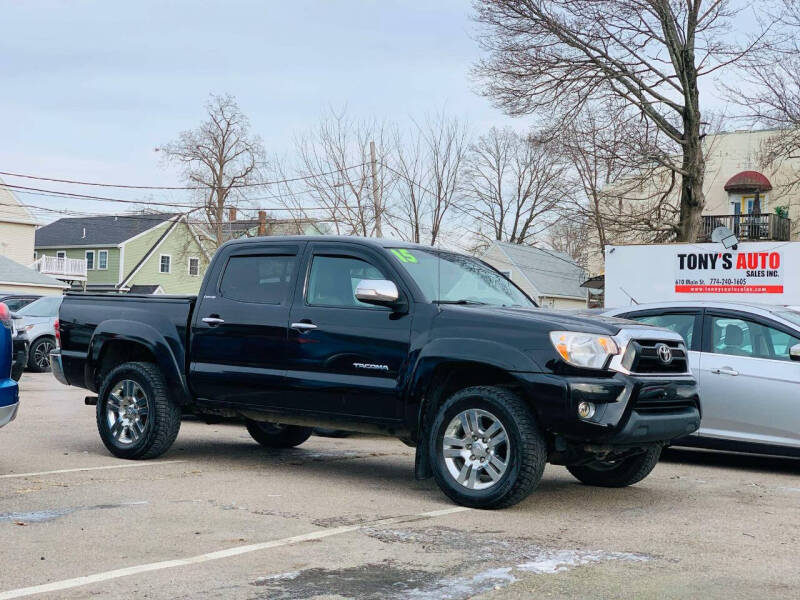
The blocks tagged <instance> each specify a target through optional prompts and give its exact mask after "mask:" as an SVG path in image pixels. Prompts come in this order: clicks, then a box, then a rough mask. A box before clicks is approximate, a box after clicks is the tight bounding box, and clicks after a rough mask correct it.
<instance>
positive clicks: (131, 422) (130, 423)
mask: <svg viewBox="0 0 800 600" xmlns="http://www.w3.org/2000/svg"><path fill="white" fill-rule="evenodd" d="M106 421H107V423H108V428H109V430H110V432H111V436H112V437H113V438H114V439H115V440H116V441H117V442H118V443H119V444H121V445H130V444H134V443H136V442H138V441H139V439H140V438H141V437H142V435H143V434H144V432H145V429H146V428H147V425H148V423H149V408H148V406H147V394H145V392H144V390H143V389H142V386H140V385H139V384H138V383H136V382H135V381H133V380H132V379H123V380H122V381H120V382H118V383H117V384H116V385H115V386H114V387H113V388H112V389H111V392H110V393H109V394H108V400H106Z"/></svg>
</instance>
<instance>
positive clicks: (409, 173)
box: [392, 113, 468, 246]
mask: <svg viewBox="0 0 800 600" xmlns="http://www.w3.org/2000/svg"><path fill="white" fill-rule="evenodd" d="M467 138H468V131H467V127H466V125H465V124H464V123H463V122H462V121H460V120H458V119H455V118H449V117H447V116H445V115H444V113H439V114H437V115H435V116H432V117H428V118H427V119H426V120H425V121H424V122H423V123H415V129H414V131H413V132H412V133H411V135H410V136H408V137H407V138H405V139H404V138H402V137H401V136H399V135H398V136H397V138H396V141H395V147H396V149H397V159H396V163H395V164H396V167H395V168H394V169H393V170H395V171H396V172H397V175H398V176H399V179H398V185H397V188H396V192H397V195H398V199H397V201H396V202H395V203H394V206H395V215H394V216H395V217H397V221H399V222H394V223H392V229H393V231H394V232H395V233H396V234H398V235H400V236H401V237H406V238H407V239H409V240H411V241H413V242H417V243H427V244H430V245H431V246H434V245H436V243H437V242H438V241H439V239H440V237H441V234H442V227H443V225H444V223H445V220H446V219H447V217H448V216H449V215H450V212H451V209H452V208H453V206H454V205H455V203H456V202H458V200H459V192H460V179H461V174H462V167H463V163H464V159H465V156H466V154H467Z"/></svg>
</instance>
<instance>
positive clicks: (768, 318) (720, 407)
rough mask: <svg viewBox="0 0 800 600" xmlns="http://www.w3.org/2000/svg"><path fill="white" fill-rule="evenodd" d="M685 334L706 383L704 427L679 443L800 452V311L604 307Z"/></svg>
mask: <svg viewBox="0 0 800 600" xmlns="http://www.w3.org/2000/svg"><path fill="white" fill-rule="evenodd" d="M603 314H604V315H607V316H615V317H623V318H626V319H634V320H636V321H640V322H642V323H650V324H652V325H658V326H660V327H666V328H668V329H672V330H673V331H675V332H677V333H679V334H680V335H681V336H683V338H684V340H685V341H686V347H687V348H688V349H689V366H690V368H691V370H692V373H693V374H694V375H695V377H697V380H698V383H699V385H700V400H701V403H702V407H703V415H702V420H701V423H700V429H699V430H698V431H697V432H696V433H694V434H692V435H691V436H687V437H684V438H680V439H679V440H676V441H675V442H673V444H674V445H676V446H697V447H704V448H712V449H720V450H735V451H745V452H758V453H765V454H781V455H789V456H800V362H799V361H800V312H799V311H798V310H796V309H795V308H790V307H784V306H771V305H761V304H748V303H738V302H712V301H697V302H690V301H685V302H663V303H658V304H639V305H635V306H627V307H624V308H617V309H610V310H606V311H604V312H603Z"/></svg>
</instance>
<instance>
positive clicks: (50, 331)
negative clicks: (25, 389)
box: [15, 296, 64, 373]
mask: <svg viewBox="0 0 800 600" xmlns="http://www.w3.org/2000/svg"><path fill="white" fill-rule="evenodd" d="M63 299H64V297H63V296H44V297H42V298H39V299H38V300H35V301H34V302H31V303H30V304H28V305H27V306H25V307H23V308H20V309H19V310H18V311H17V312H16V313H15V315H16V317H22V319H21V321H18V322H17V323H16V327H17V329H18V332H17V335H18V336H20V335H24V336H26V337H27V338H28V341H29V343H30V346H29V349H28V369H29V370H31V371H35V372H38V373H43V372H46V371H49V370H50V353H51V352H52V351H53V350H55V347H56V330H55V322H56V319H57V318H58V309H59V307H60V306H61V301H62V300H63Z"/></svg>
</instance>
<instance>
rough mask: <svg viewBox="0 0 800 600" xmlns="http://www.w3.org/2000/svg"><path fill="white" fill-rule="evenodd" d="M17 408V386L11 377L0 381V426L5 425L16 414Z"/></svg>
mask: <svg viewBox="0 0 800 600" xmlns="http://www.w3.org/2000/svg"><path fill="white" fill-rule="evenodd" d="M18 408H19V387H17V382H16V381H14V380H13V379H7V380H5V381H1V382H0V427H3V426H4V425H7V424H8V423H10V422H11V421H13V420H14V419H15V418H16V416H17V409H18Z"/></svg>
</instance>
